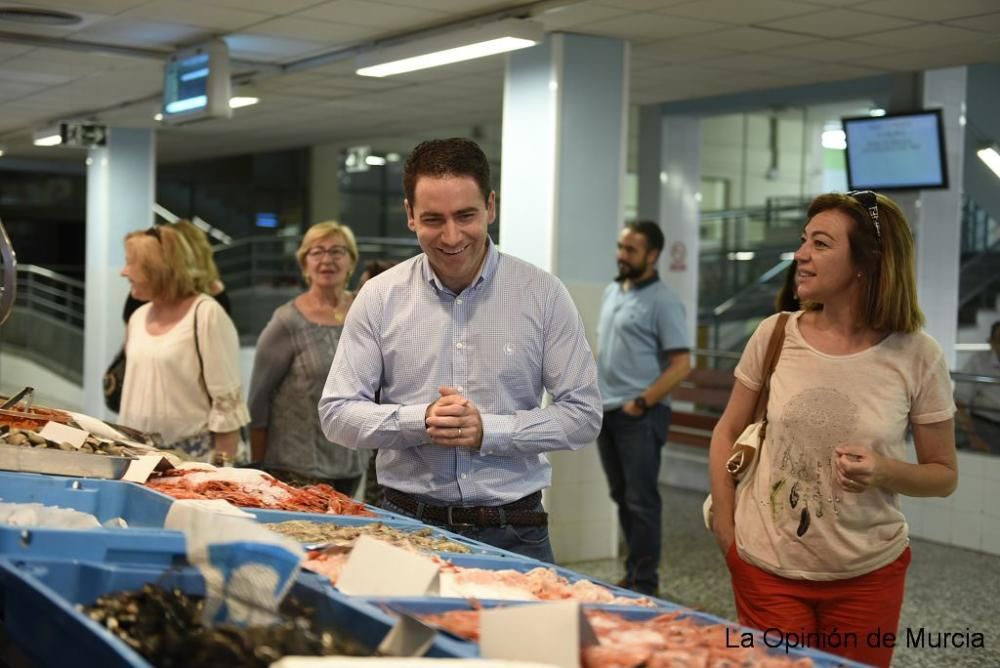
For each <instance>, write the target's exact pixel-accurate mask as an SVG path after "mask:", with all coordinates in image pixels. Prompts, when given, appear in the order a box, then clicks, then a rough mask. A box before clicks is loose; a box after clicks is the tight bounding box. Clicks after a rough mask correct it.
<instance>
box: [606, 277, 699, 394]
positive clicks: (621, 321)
mask: <svg viewBox="0 0 1000 668" xmlns="http://www.w3.org/2000/svg"><path fill="white" fill-rule="evenodd" d="M690 347H691V344H690V342H689V339H688V335H687V319H686V316H685V313H684V304H683V303H682V302H681V300H680V298H679V297H678V296H677V293H676V292H674V291H673V290H672V289H671V288H670V287H669V286H668V285H667V284H666V283H664V282H663V281H661V280H660V279H659V277H658V276H657V277H655V278H654V279H652V280H650V281H648V282H645V283H643V284H642V285H639V286H634V287H633V288H632V289H631V290H628V291H624V290H622V286H621V284H620V283H618V282H615V283H612V284H611V285H609V286H608V287H607V288H605V290H604V298H603V299H602V301H601V316H600V319H599V321H598V325H597V350H598V352H597V366H598V369H599V377H600V381H601V396H602V397H603V398H604V409H605V410H613V409H615V408H621V407H622V406H623V405H624V404H625V403H626V402H628V401H629V400H631V399H635V398H636V397H637V396H639V395H640V394H642V392H643V391H645V390H646V388H648V387H649V386H650V385H652V384H653V382H654V381H655V380H656V379H657V378H659V377H660V374H662V373H663V370H664V369H666V368H667V359H666V356H665V355H664V353H665V352H666V351H678V352H679V351H686V350H688V349H690ZM660 403H662V404H669V403H670V397H669V395H668V396H666V397H664V398H663V400H662V401H661V402H660Z"/></svg>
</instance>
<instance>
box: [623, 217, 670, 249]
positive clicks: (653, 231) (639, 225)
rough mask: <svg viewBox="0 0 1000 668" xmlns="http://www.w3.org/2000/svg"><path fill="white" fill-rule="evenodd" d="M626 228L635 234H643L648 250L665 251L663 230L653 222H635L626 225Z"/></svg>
mask: <svg viewBox="0 0 1000 668" xmlns="http://www.w3.org/2000/svg"><path fill="white" fill-rule="evenodd" d="M625 227H626V228H627V229H629V230H631V231H633V232H636V233H638V234H641V235H642V236H643V238H645V239H646V249H647V250H658V251H662V250H663V230H661V229H660V226H659V225H657V224H656V223H654V222H653V221H651V220H634V221H632V222H630V223H626V224H625Z"/></svg>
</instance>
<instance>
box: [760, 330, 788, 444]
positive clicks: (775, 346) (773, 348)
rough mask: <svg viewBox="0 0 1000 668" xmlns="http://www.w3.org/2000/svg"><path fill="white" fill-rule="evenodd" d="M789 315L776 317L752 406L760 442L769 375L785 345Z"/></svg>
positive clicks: (763, 427)
mask: <svg viewBox="0 0 1000 668" xmlns="http://www.w3.org/2000/svg"><path fill="white" fill-rule="evenodd" d="M790 315H791V314H790V313H782V314H781V315H779V316H778V321H777V322H776V323H775V325H774V331H773V332H771V340H770V341H769V342H768V344H767V353H766V354H765V355H764V378H763V382H762V383H761V386H760V393H759V394H758V395H757V403H756V404H755V405H754V409H753V415H754V422H762V423H763V426H762V427H761V434H760V441H761V443H763V442H764V432H765V431H766V430H767V400H768V399H769V398H770V396H771V375H772V374H773V373H774V368H775V367H776V366H778V358H779V357H781V348H782V346H783V345H784V343H785V326H786V325H787V324H788V317H789V316H790Z"/></svg>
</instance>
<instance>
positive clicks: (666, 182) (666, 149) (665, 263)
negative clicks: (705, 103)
mask: <svg viewBox="0 0 1000 668" xmlns="http://www.w3.org/2000/svg"><path fill="white" fill-rule="evenodd" d="M661 123H662V129H661V133H660V142H661V143H660V168H659V171H658V178H659V181H660V189H659V195H660V197H659V205H660V206H659V211H658V215H657V216H656V217H655V218H654V220H656V221H658V222H659V223H660V227H662V228H663V235H664V237H666V239H665V248H664V249H663V254H662V255H661V256H660V267H659V269H660V278H661V279H662V280H663V281H664V282H665V283H666V284H667V285H669V286H670V287H672V288H673V289H674V290H676V291H677V294H678V295H679V296H680V298H681V302H683V303H684V308H685V309H686V310H687V316H688V335H689V336H690V340H691V341H692V342H694V344H695V346H696V347H697V345H698V339H697V337H696V328H697V322H698V253H699V242H698V226H699V215H700V207H701V204H700V202H701V194H700V192H699V191H700V189H701V159H700V158H701V119H699V118H697V117H695V116H673V115H668V116H663V117H662V120H661ZM640 197H641V196H640ZM709 347H711V346H709Z"/></svg>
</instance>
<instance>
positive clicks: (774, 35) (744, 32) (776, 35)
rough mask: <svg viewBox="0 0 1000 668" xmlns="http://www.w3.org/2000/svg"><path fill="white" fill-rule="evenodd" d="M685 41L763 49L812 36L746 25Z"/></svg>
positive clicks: (725, 46) (732, 47)
mask: <svg viewBox="0 0 1000 668" xmlns="http://www.w3.org/2000/svg"><path fill="white" fill-rule="evenodd" d="M684 41H685V42H692V43H697V44H699V45H700V46H703V47H704V46H712V47H718V48H721V49H732V50H736V51H763V50H767V49H776V48H778V47H785V46H793V45H796V44H805V43H806V42H809V41H811V38H810V37H806V36H803V35H796V34H792V33H787V32H782V31H779V30H767V29H763V28H748V27H744V28H729V29H726V30H720V31H718V32H711V33H706V34H704V35H698V36H697V37H696V38H689V39H686V40H684Z"/></svg>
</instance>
